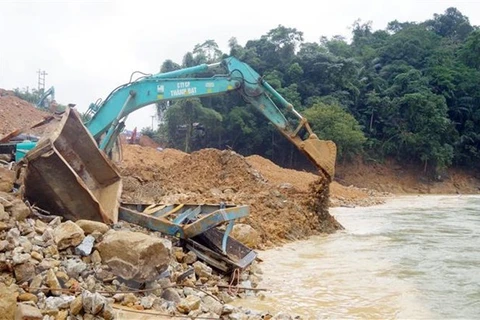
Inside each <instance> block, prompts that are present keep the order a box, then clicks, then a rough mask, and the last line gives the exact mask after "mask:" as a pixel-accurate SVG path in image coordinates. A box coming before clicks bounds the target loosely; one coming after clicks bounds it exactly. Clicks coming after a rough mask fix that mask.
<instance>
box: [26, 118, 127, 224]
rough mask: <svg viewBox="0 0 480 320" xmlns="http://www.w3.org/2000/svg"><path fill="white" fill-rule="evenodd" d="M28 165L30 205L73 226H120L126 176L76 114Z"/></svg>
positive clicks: (44, 142)
mask: <svg viewBox="0 0 480 320" xmlns="http://www.w3.org/2000/svg"><path fill="white" fill-rule="evenodd" d="M22 161H23V162H24V163H26V171H25V175H24V186H25V196H26V198H27V199H28V200H29V201H30V203H32V204H35V205H36V206H38V207H40V208H42V209H45V210H47V211H49V212H51V213H52V214H57V215H61V216H63V217H65V218H66V219H70V220H73V221H75V220H78V219H89V220H96V221H102V222H105V223H116V222H117V219H118V208H119V200H120V196H121V192H122V180H121V178H120V174H119V172H118V169H117V168H116V167H115V165H114V164H113V163H112V162H111V161H110V160H109V159H108V158H107V157H106V156H105V154H104V153H103V152H102V151H100V149H98V147H97V144H96V143H95V141H94V140H93V138H92V136H91V135H90V134H89V133H88V131H87V129H86V128H85V126H84V125H83V124H82V121H81V120H80V117H79V116H78V115H77V113H76V112H75V111H74V110H73V109H70V108H68V109H67V110H66V112H65V114H64V115H63V118H62V119H61V121H60V123H59V124H58V126H56V127H55V128H54V130H53V131H52V132H50V134H48V135H46V136H44V137H43V138H42V139H41V140H40V141H39V142H38V144H37V146H36V147H35V148H34V149H32V150H30V151H29V152H28V153H27V154H26V155H25V157H24V159H23V160H22Z"/></svg>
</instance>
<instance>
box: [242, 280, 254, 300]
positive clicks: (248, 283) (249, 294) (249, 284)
mask: <svg viewBox="0 0 480 320" xmlns="http://www.w3.org/2000/svg"><path fill="white" fill-rule="evenodd" d="M240 287H244V288H251V287H252V282H251V281H250V280H246V281H242V282H240ZM245 294H246V296H247V297H253V296H255V292H253V291H252V290H245Z"/></svg>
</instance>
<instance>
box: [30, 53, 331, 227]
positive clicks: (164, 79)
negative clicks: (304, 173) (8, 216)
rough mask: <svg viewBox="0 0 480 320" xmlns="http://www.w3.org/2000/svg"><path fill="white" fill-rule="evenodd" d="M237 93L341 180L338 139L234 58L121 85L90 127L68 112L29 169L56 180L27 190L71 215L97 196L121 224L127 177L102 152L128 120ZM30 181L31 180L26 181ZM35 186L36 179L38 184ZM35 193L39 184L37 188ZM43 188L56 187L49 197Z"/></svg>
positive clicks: (105, 212)
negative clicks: (143, 111)
mask: <svg viewBox="0 0 480 320" xmlns="http://www.w3.org/2000/svg"><path fill="white" fill-rule="evenodd" d="M220 65H221V66H222V67H223V68H224V70H225V71H226V72H225V71H224V72H225V73H223V74H219V75H215V76H213V77H210V78H199V77H195V75H198V74H202V73H205V72H206V71H207V70H209V69H211V68H217V67H219V66H220ZM232 91H236V92H238V93H239V94H240V95H242V96H243V98H244V99H245V100H246V101H247V102H249V103H250V104H252V105H253V106H254V107H255V108H256V109H257V110H258V112H260V113H261V114H263V115H264V116H265V117H266V118H267V119H268V120H269V121H270V122H271V123H272V124H273V125H274V126H275V127H276V128H277V129H278V130H279V131H280V132H281V133H282V134H283V135H284V136H285V137H286V138H287V139H288V140H289V141H290V142H291V143H293V144H294V145H295V146H296V147H297V148H298V149H299V150H300V151H301V152H303V153H304V154H305V155H306V156H307V157H308V158H309V159H310V160H311V161H312V162H313V163H314V164H315V165H316V166H317V168H318V169H319V170H320V171H321V172H322V173H323V174H324V175H325V176H326V178H327V179H329V180H331V179H332V178H333V175H334V173H335V157H336V146H335V144H334V143H333V142H332V141H324V140H320V139H318V137H317V135H315V133H313V131H312V130H311V128H310V125H309V124H308V121H307V119H305V118H304V117H303V116H302V115H301V114H300V113H299V112H297V111H296V110H295V108H294V107H293V106H292V105H291V104H290V103H289V102H288V101H286V100H285V99H284V98H283V97H282V96H281V95H280V94H279V93H278V92H277V91H275V89H274V88H272V87H271V86H270V85H269V84H268V83H267V82H266V81H264V80H263V79H262V77H261V76H260V75H259V74H258V73H257V72H256V71H255V70H253V69H252V68H251V67H250V66H248V65H247V64H245V63H243V62H241V61H239V60H237V59H236V58H233V57H230V58H226V59H224V60H223V61H222V62H221V63H216V64H212V65H206V64H204V65H200V66H195V67H191V68H185V69H180V70H175V71H172V72H167V73H159V74H155V75H151V76H146V77H143V78H140V79H138V80H137V81H133V82H129V83H126V84H124V85H122V86H119V87H118V88H117V89H115V90H114V91H113V92H112V93H110V95H109V96H108V97H107V98H106V99H105V100H104V101H103V102H102V103H98V104H92V105H90V108H89V110H88V113H89V114H90V115H91V120H90V121H88V122H87V123H86V124H85V126H84V125H82V124H81V122H80V120H79V117H78V116H76V114H75V111H74V110H71V109H68V110H67V113H66V118H65V120H64V121H62V122H61V125H60V128H58V129H57V130H56V131H55V132H54V133H53V134H51V135H49V136H47V137H44V138H43V139H42V140H41V141H39V143H38V146H37V147H36V148H34V149H33V150H31V151H30V152H28V153H27V155H26V157H25V161H27V162H29V163H30V166H29V167H30V168H31V170H30V171H28V170H27V172H30V177H34V178H32V179H31V180H34V181H37V182H38V181H44V182H45V181H46V182H47V184H48V183H50V188H44V189H42V188H40V189H38V188H35V191H34V192H30V193H29V190H27V195H30V197H31V198H32V199H33V200H34V201H36V202H38V203H42V202H44V201H45V199H46V198H49V199H52V198H54V200H53V201H52V203H54V204H55V206H54V207H55V209H58V210H60V209H61V211H64V212H69V215H70V216H72V217H74V216H75V213H76V212H83V211H84V210H82V205H81V203H85V201H87V200H88V199H90V200H89V201H87V202H89V203H90V204H89V207H91V208H98V209H97V210H96V211H97V213H96V215H97V216H98V220H103V221H105V222H116V219H117V206H115V203H116V202H117V200H118V197H119V194H120V191H119V190H120V189H121V183H120V176H119V174H118V170H117V169H116V168H115V166H114V165H113V164H111V163H109V161H108V159H107V158H106V157H105V156H104V154H103V153H102V152H101V151H100V150H103V151H104V152H105V153H106V154H107V155H109V154H111V150H112V148H113V147H114V145H115V141H116V139H117V138H118V135H119V134H120V132H122V130H123V128H124V120H125V119H126V117H127V116H128V115H129V114H130V113H132V112H134V111H135V110H138V109H140V108H142V107H144V106H147V105H150V104H153V103H156V102H160V101H165V100H167V101H171V100H178V99H186V98H192V97H202V96H212V95H218V94H224V93H228V92H232ZM281 110H283V112H282V111H281ZM286 112H290V113H292V114H293V115H294V117H295V118H296V119H297V120H296V121H291V120H287V118H286V117H285V115H284V113H286ZM291 118H292V117H289V118H288V119H291ZM80 137H83V138H81V139H80ZM97 145H98V147H99V148H97ZM99 149H100V150H99ZM49 158H51V159H54V158H55V159H56V160H55V163H56V164H57V167H52V166H50V164H51V163H50V162H52V161H53V160H52V161H50V162H49V161H48V160H47V159H49ZM105 159H106V160H105ZM42 168H45V169H42ZM59 172H68V175H70V176H71V179H70V180H71V181H78V183H76V184H75V183H71V182H69V185H68V186H63V187H62V185H61V183H62V180H61V179H59V177H58V173H59ZM27 177H28V176H27ZM70 180H69V181H70ZM53 181H54V182H53ZM28 184H29V183H28V181H27V183H26V185H28ZM33 185H35V183H34V184H30V186H33ZM31 190H33V189H32V188H30V191H31ZM42 190H45V192H47V191H46V190H48V195H47V194H46V193H45V192H43V191H42ZM75 194H82V195H84V197H83V199H87V200H82V201H81V202H79V201H72V199H73V198H74V195H75ZM55 195H56V196H55ZM112 197H113V198H112ZM94 211H95V210H94Z"/></svg>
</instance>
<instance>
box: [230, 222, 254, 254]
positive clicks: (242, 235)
mask: <svg viewBox="0 0 480 320" xmlns="http://www.w3.org/2000/svg"><path fill="white" fill-rule="evenodd" d="M230 236H232V238H235V239H236V240H237V241H239V242H241V243H243V244H244V245H246V246H247V247H250V248H255V247H257V246H258V244H259V243H260V235H259V234H258V231H257V230H255V229H253V228H252V227H251V226H249V225H248V224H243V223H238V224H235V225H234V226H233V230H232V233H231V234H230Z"/></svg>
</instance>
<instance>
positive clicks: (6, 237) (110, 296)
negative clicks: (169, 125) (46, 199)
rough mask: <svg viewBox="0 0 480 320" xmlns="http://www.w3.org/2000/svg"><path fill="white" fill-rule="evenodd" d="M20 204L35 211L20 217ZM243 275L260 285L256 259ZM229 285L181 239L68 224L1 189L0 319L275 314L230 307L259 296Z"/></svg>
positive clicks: (123, 226)
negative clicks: (237, 300) (240, 299)
mask: <svg viewBox="0 0 480 320" xmlns="http://www.w3.org/2000/svg"><path fill="white" fill-rule="evenodd" d="M14 204H15V205H14ZM17 207H22V208H23V209H25V210H27V211H29V212H30V214H29V215H27V216H24V217H18V216H15V213H14V212H15V210H16V209H19V208H17ZM30 210H31V211H30ZM38 217H40V218H38ZM87 239H91V240H89V241H86V240H87ZM86 247H88V248H86ZM86 249H88V250H86ZM239 280H240V282H239V283H238V285H239V286H241V287H248V288H256V287H257V286H258V284H259V282H260V281H261V270H260V269H259V266H258V263H257V262H256V261H255V262H254V263H253V264H252V265H251V266H249V267H248V268H247V269H246V270H243V271H242V273H241V278H240V279H239ZM230 284H231V282H230V279H229V278H227V277H225V276H222V275H220V274H218V273H217V272H216V271H215V270H212V268H210V267H209V266H207V265H206V264H205V263H203V262H201V261H199V260H198V258H197V256H196V255H195V253H194V252H185V251H184V249H183V248H182V247H180V246H179V241H178V240H177V239H175V238H169V237H166V236H164V235H162V234H160V233H158V232H152V231H149V230H146V229H144V228H141V227H139V226H135V225H130V224H128V223H125V222H120V223H118V224H116V225H114V226H107V225H105V224H102V223H100V222H93V221H87V220H79V221H77V222H72V221H65V222H62V218H61V217H55V216H41V214H40V213H39V212H37V211H36V210H35V209H32V208H29V207H28V206H27V205H25V204H24V203H23V202H22V201H21V200H20V199H18V198H17V195H16V194H13V193H4V192H0V298H1V299H0V309H1V310H2V314H1V315H0V319H12V320H13V319H48V320H54V319H115V318H116V319H124V318H126V316H125V314H128V310H130V311H134V312H136V313H133V314H134V315H135V316H136V317H142V318H143V317H144V316H148V317H152V318H153V317H159V316H162V317H188V318H196V317H200V318H202V317H204V318H205V317H206V318H214V319H218V318H222V319H243V318H246V317H247V315H248V318H249V319H264V318H265V317H267V318H271V317H272V315H270V314H265V313H256V312H253V311H250V310H246V309H242V308H237V307H234V306H232V305H229V304H228V303H229V302H231V301H233V299H234V298H235V297H245V296H246V295H247V294H248V295H254V293H253V291H251V290H244V289H236V291H237V293H232V292H231V290H230V289H232V287H231V286H230ZM233 285H234V288H233V289H235V286H236V285H237V283H235V284H233ZM139 289H141V290H139ZM125 310H127V311H125ZM144 312H145V313H144ZM142 313H144V314H143V315H142ZM130 315H131V314H130ZM124 316H125V317H124Z"/></svg>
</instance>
